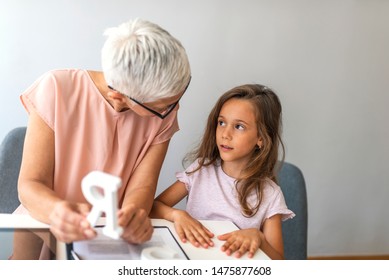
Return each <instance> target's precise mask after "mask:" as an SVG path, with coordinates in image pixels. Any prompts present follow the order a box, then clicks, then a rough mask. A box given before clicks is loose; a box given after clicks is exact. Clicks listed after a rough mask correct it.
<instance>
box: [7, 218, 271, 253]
mask: <svg viewBox="0 0 389 280" xmlns="http://www.w3.org/2000/svg"><path fill="white" fill-rule="evenodd" d="M151 221H152V224H153V226H167V227H168V228H169V229H170V231H171V232H172V234H173V235H174V237H175V238H176V240H177V242H178V243H179V244H180V246H181V247H182V249H183V250H184V251H185V253H186V254H187V256H188V257H189V259H191V260H232V259H236V258H235V257H233V256H227V255H226V254H225V253H224V252H222V251H221V249H220V247H221V246H222V244H223V242H222V241H220V240H218V239H217V238H216V237H214V238H213V242H214V244H215V245H214V246H213V247H209V248H207V249H205V248H201V247H199V248H197V247H195V246H193V245H192V244H190V243H189V242H186V243H183V242H182V241H181V240H180V239H179V238H178V235H177V233H176V231H175V229H174V225H173V223H171V222H169V221H166V220H163V219H152V220H151ZM104 222H105V220H104V219H103V218H102V219H100V221H99V222H98V224H100V225H104ZM201 222H202V223H203V224H204V225H205V226H206V227H207V228H208V229H209V230H211V231H212V232H213V233H214V234H215V236H217V235H220V234H223V233H227V232H231V231H234V230H236V229H237V227H236V226H235V225H234V224H233V223H231V222H228V221H205V220H202V221H201ZM1 228H5V229H17V228H31V229H48V228H49V226H48V225H47V224H44V223H41V222H39V221H37V220H35V219H33V218H32V217H30V216H29V215H12V214H0V229H1ZM57 259H60V260H64V259H67V256H66V246H65V244H64V243H62V242H57ZM240 259H241V260H248V259H249V258H248V257H247V255H244V256H242V257H241V258H240ZM252 259H254V260H269V257H268V256H267V255H266V254H265V253H264V252H262V251H261V250H258V251H257V253H256V254H255V256H254V258H252Z"/></svg>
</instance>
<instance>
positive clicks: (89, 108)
mask: <svg viewBox="0 0 389 280" xmlns="http://www.w3.org/2000/svg"><path fill="white" fill-rule="evenodd" d="M21 100H22V102H23V105H24V107H25V108H26V110H27V111H29V112H30V111H36V112H37V113H38V114H39V115H40V116H41V117H42V119H43V120H44V121H45V122H46V123H47V125H48V126H49V127H51V128H52V129H53V131H54V133H55V170H54V190H55V192H56V193H58V195H59V196H60V197H61V198H64V199H67V200H70V201H75V202H85V201H86V200H85V198H84V196H83V194H82V191H81V180H82V178H83V177H84V176H85V175H87V174H88V173H89V172H91V171H93V170H99V171H103V172H107V173H110V174H112V175H116V176H119V177H120V178H121V179H122V188H121V189H120V190H119V201H120V202H121V200H122V198H123V194H124V192H125V189H126V188H127V186H128V182H129V180H130V178H131V175H132V174H133V172H134V171H135V169H136V167H137V166H138V165H139V163H140V162H141V161H142V159H143V157H144V156H145V154H146V152H147V150H148V148H149V147H150V146H151V145H155V144H159V143H162V142H165V141H168V140H169V139H170V138H171V137H172V136H173V134H174V133H175V132H176V131H178V129H179V127H178V122H177V110H175V111H173V112H172V113H171V114H170V115H169V116H168V117H166V118H165V119H164V120H162V119H160V118H158V117H141V116H139V115H137V114H136V113H134V112H133V111H132V110H127V111H124V112H116V111H115V110H114V109H113V108H112V107H111V106H110V104H109V103H108V102H107V101H106V100H105V99H104V97H103V96H102V95H101V93H100V92H99V90H98V89H97V87H96V86H95V84H94V83H93V81H92V79H91V78H90V76H89V74H88V72H87V71H86V70H79V69H66V70H54V71H50V72H48V73H46V74H44V75H43V76H41V77H40V78H39V79H38V80H37V81H36V82H35V83H34V84H33V85H32V86H31V87H29V88H28V89H27V90H26V91H25V92H24V93H23V94H22V96H21Z"/></svg>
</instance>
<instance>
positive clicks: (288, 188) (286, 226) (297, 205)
mask: <svg viewBox="0 0 389 280" xmlns="http://www.w3.org/2000/svg"><path fill="white" fill-rule="evenodd" d="M277 179H278V184H279V185H280V187H281V189H282V192H283V194H284V197H285V201H286V204H287V205H288V208H289V209H290V210H292V211H293V212H294V213H295V214H296V216H295V217H294V218H293V219H289V220H287V221H285V222H283V223H282V237H283V240H284V254H285V259H287V260H305V259H307V239H308V203H307V191H306V186H305V180H304V176H303V173H302V172H301V170H300V169H299V168H298V167H297V166H295V165H293V164H291V163H288V162H284V163H283V165H282V167H281V169H280V171H279V173H278V175H277Z"/></svg>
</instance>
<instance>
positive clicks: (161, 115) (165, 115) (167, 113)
mask: <svg viewBox="0 0 389 280" xmlns="http://www.w3.org/2000/svg"><path fill="white" fill-rule="evenodd" d="M191 80H192V76H191V77H189V82H188V84H187V85H186V87H185V89H184V91H183V93H182V94H181V96H180V98H179V99H178V100H177V101H176V102H174V103H173V104H170V105H169V106H168V108H167V109H166V111H165V112H164V113H163V114H161V113H159V112H157V111H155V110H153V109H151V108H149V107H147V106H146V105H144V104H142V103H141V102H139V101H138V100H136V99H135V98H132V97H130V96H128V95H125V94H124V95H125V96H127V97H128V98H129V99H130V100H132V101H134V102H135V103H136V104H138V105H139V106H141V107H142V108H144V109H146V110H147V111H149V112H150V113H153V114H154V115H155V116H157V117H159V118H160V119H162V120H163V119H164V118H166V117H167V116H168V115H169V114H170V113H171V112H172V111H173V110H174V108H176V106H177V104H178V102H180V100H181V98H182V97H183V96H184V93H185V92H186V90H187V89H188V87H189V84H190V81H191ZM108 88H109V89H110V90H114V91H117V90H116V89H114V88H113V87H111V86H110V85H108ZM117 92H119V91H117Z"/></svg>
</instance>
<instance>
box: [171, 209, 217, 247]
mask: <svg viewBox="0 0 389 280" xmlns="http://www.w3.org/2000/svg"><path fill="white" fill-rule="evenodd" d="M172 218H173V222H174V227H175V229H176V232H177V234H178V236H179V237H180V239H181V241H182V242H186V241H187V240H189V242H190V243H191V244H192V245H193V246H195V247H199V246H202V247H204V248H208V247H210V246H211V247H212V246H213V245H214V244H213V242H212V240H211V238H212V237H214V234H213V233H212V232H211V231H210V230H209V229H207V228H206V227H205V226H203V225H202V224H201V223H200V222H199V221H198V220H196V219H194V218H192V216H190V215H189V214H188V213H187V212H186V211H183V210H179V209H174V212H173V213H172Z"/></svg>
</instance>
